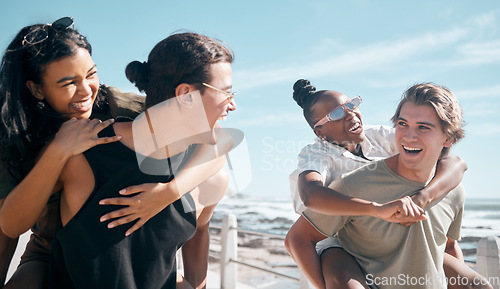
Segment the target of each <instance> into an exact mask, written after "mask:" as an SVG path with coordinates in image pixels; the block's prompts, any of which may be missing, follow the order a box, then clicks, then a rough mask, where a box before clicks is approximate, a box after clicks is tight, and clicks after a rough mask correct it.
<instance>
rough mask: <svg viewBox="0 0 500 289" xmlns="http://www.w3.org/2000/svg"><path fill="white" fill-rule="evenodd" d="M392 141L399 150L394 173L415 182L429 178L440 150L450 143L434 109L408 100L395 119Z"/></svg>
mask: <svg viewBox="0 0 500 289" xmlns="http://www.w3.org/2000/svg"><path fill="white" fill-rule="evenodd" d="M396 142H397V145H398V150H399V156H398V166H397V170H396V173H398V174H399V175H401V176H403V177H405V178H407V179H410V180H415V181H419V182H426V181H427V180H429V178H430V177H432V174H433V172H434V167H435V166H436V163H437V161H438V159H439V157H440V155H441V151H442V150H443V148H444V147H449V146H450V145H451V141H449V140H448V138H447V136H446V134H445V133H444V132H443V129H442V127H441V123H440V120H439V118H438V115H437V113H436V111H435V110H434V108H433V107H432V106H431V105H429V104H425V105H416V104H414V103H411V102H406V103H405V104H403V106H402V107H401V112H400V113H399V117H398V118H397V120H396Z"/></svg>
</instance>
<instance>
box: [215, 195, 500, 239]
mask: <svg viewBox="0 0 500 289" xmlns="http://www.w3.org/2000/svg"><path fill="white" fill-rule="evenodd" d="M228 212H231V213H233V214H235V215H236V216H237V219H238V226H239V227H240V228H242V229H247V230H254V231H261V232H267V233H274V234H279V235H286V233H287V231H288V229H289V228H290V226H291V225H292V224H293V222H294V221H295V220H296V219H297V217H298V215H297V214H295V212H294V211H293V206H292V202H291V200H290V199H287V198H266V197H262V196H249V195H235V196H232V197H229V198H226V199H224V200H223V201H222V202H221V203H220V204H219V205H218V207H217V209H216V211H215V213H214V222H215V223H217V222H220V219H221V218H222V216H223V215H224V214H226V213H228ZM489 235H495V236H500V198H499V199H467V200H466V202H465V210H464V215H463V220H462V237H486V236H489Z"/></svg>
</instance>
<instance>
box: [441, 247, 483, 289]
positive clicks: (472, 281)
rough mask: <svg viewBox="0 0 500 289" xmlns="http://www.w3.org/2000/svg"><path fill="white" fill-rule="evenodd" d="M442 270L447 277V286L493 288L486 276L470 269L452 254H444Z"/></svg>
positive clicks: (451, 287)
mask: <svg viewBox="0 0 500 289" xmlns="http://www.w3.org/2000/svg"><path fill="white" fill-rule="evenodd" d="M443 267H444V272H445V274H446V278H447V279H448V288H449V289H456V288H481V289H493V287H492V286H491V285H489V283H488V282H487V281H488V280H486V278H484V277H483V276H481V275H480V274H479V273H477V272H476V271H474V270H472V269H471V268H470V267H469V266H467V264H465V263H464V262H462V261H461V260H459V259H457V258H456V257H453V256H452V255H450V254H448V253H445V254H444V265H443Z"/></svg>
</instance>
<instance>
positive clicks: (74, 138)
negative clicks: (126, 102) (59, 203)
mask: <svg viewBox="0 0 500 289" xmlns="http://www.w3.org/2000/svg"><path fill="white" fill-rule="evenodd" d="M112 122H113V121H112V120H109V121H106V122H102V123H101V122H100V121H99V120H93V121H89V120H87V119H84V120H76V119H71V120H69V121H67V122H65V123H64V124H63V125H62V127H61V129H60V130H59V132H58V133H57V135H56V137H55V138H54V140H53V141H52V142H51V143H50V144H49V145H48V146H47V147H46V149H45V150H44V151H43V152H42V153H41V155H40V157H39V159H38V161H37V163H36V164H35V166H34V167H33V169H31V171H30V172H29V173H28V175H27V176H26V177H25V178H24V179H23V180H22V181H21V182H20V183H19V184H18V185H17V186H16V187H15V188H14V189H13V190H12V191H11V192H10V193H9V195H8V196H7V198H5V201H4V203H3V205H2V207H1V208H0V227H1V228H2V231H3V232H4V233H5V234H6V235H7V236H9V237H11V238H17V237H19V235H21V234H22V233H24V232H26V231H27V230H28V229H30V228H31V227H32V226H33V225H34V224H35V222H36V220H37V219H38V217H39V216H40V214H41V213H42V211H43V208H44V207H45V205H46V204H47V201H48V200H49V197H50V196H51V195H52V193H53V192H54V189H55V188H56V184H57V180H58V178H59V175H60V173H61V171H62V169H63V167H64V165H65V163H66V161H67V160H68V158H69V157H71V156H72V155H76V154H79V153H81V152H83V151H85V150H87V149H89V148H90V147H93V146H95V145H98V144H102V143H107V142H112V141H116V140H118V139H119V137H112V138H98V137H97V134H98V133H99V131H101V130H102V129H104V128H105V127H106V126H108V125H109V124H111V123H112Z"/></svg>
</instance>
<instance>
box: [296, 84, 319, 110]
mask: <svg viewBox="0 0 500 289" xmlns="http://www.w3.org/2000/svg"><path fill="white" fill-rule="evenodd" d="M315 92H316V87H314V86H312V85H311V82H310V81H309V80H307V79H299V80H297V81H296V82H295V84H294V85H293V99H294V100H295V101H296V102H297V104H298V105H299V106H300V107H302V108H304V104H305V103H307V102H308V101H311V97H310V96H311V94H314V93H315Z"/></svg>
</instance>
